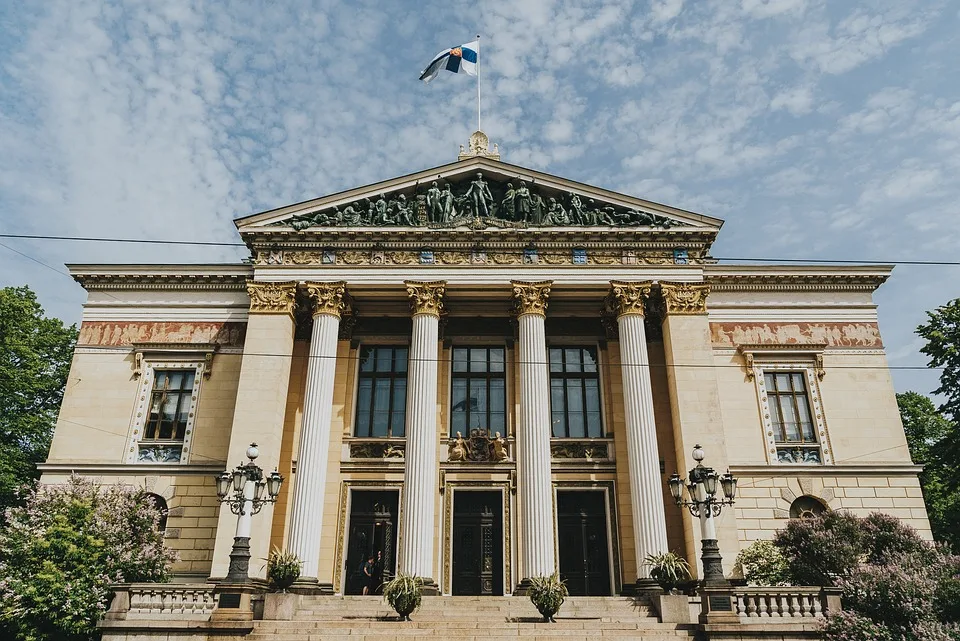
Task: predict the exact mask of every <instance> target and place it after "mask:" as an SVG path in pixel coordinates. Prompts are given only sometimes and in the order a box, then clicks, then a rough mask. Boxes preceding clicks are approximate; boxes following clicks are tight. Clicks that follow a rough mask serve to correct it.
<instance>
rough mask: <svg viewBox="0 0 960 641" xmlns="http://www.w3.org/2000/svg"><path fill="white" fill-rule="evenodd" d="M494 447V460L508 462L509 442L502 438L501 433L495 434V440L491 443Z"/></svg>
mask: <svg viewBox="0 0 960 641" xmlns="http://www.w3.org/2000/svg"><path fill="white" fill-rule="evenodd" d="M490 444H491V445H492V446H493V460H494V461H505V460H507V440H506V439H505V438H503V437H502V436H500V432H494V437H493V440H492V441H491V442H490Z"/></svg>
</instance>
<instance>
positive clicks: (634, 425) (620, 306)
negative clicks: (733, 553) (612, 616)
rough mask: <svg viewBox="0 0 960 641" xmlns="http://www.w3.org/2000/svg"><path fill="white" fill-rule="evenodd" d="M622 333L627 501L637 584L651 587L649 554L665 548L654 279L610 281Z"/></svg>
mask: <svg viewBox="0 0 960 641" xmlns="http://www.w3.org/2000/svg"><path fill="white" fill-rule="evenodd" d="M611 285H612V286H613V299H614V302H615V303H616V307H617V325H618V328H619V333H620V368H621V377H622V379H623V406H624V407H623V410H624V416H625V422H626V441H627V465H628V468H627V469H628V472H629V476H630V505H631V509H632V510H633V543H634V549H635V550H636V553H637V585H638V587H641V588H643V587H653V586H654V585H655V583H654V582H653V581H651V580H650V568H649V567H647V566H646V565H644V562H643V560H644V559H645V558H646V556H647V555H648V554H660V553H662V552H667V551H669V549H668V547H667V522H666V515H665V512H664V507H663V479H661V478H660V453H659V451H658V450H657V423H656V420H655V418H654V415H653V392H652V390H651V387H650V359H649V357H648V355H647V332H646V328H645V327H644V324H643V323H644V315H643V311H644V310H643V305H644V301H645V300H646V299H647V298H649V297H650V290H651V288H652V285H653V284H652V283H649V282H642V283H622V282H618V281H613V282H612V283H611Z"/></svg>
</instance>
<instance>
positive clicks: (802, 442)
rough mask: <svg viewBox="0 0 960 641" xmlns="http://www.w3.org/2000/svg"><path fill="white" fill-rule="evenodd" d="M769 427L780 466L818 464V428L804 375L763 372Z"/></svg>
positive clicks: (801, 373)
mask: <svg viewBox="0 0 960 641" xmlns="http://www.w3.org/2000/svg"><path fill="white" fill-rule="evenodd" d="M763 376H764V383H765V386H766V389H767V401H768V403H769V405H770V424H771V425H772V427H773V434H774V441H775V442H776V445H777V459H778V460H779V461H780V462H783V463H820V462H821V457H820V445H819V443H818V441H817V426H816V423H815V422H814V420H813V414H811V412H810V399H809V397H808V395H807V386H806V380H805V377H804V375H803V372H765V373H764V375H763Z"/></svg>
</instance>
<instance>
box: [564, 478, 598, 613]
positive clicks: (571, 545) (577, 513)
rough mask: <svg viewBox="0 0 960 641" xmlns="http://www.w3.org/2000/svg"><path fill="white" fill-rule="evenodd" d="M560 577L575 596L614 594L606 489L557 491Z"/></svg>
mask: <svg viewBox="0 0 960 641" xmlns="http://www.w3.org/2000/svg"><path fill="white" fill-rule="evenodd" d="M557 538H558V543H559V550H560V577H561V578H562V579H564V580H565V581H566V582H567V590H568V591H569V592H570V594H571V595H572V596H610V555H609V552H608V549H607V510H606V505H605V502H604V493H603V492H597V491H559V492H557Z"/></svg>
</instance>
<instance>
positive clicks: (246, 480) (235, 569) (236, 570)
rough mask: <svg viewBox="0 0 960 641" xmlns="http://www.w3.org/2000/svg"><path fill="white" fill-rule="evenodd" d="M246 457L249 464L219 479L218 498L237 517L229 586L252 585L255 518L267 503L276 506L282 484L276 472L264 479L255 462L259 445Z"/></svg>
mask: <svg viewBox="0 0 960 641" xmlns="http://www.w3.org/2000/svg"><path fill="white" fill-rule="evenodd" d="M246 454H247V458H248V459H250V460H249V461H247V462H246V463H242V464H240V465H238V466H237V467H235V468H234V469H233V472H224V473H223V474H221V475H219V476H218V477H217V498H218V499H219V500H220V502H221V503H226V504H228V505H229V506H230V511H231V512H233V513H234V514H236V515H237V532H236V535H235V536H234V537H233V549H232V550H231V551H230V568H229V569H228V570H227V577H226V581H227V582H228V583H247V582H248V581H249V570H250V524H251V521H252V517H253V515H254V514H256V513H258V512H259V511H260V510H261V509H262V508H263V506H264V505H266V504H267V503H276V501H277V495H279V494H280V486H281V485H282V484H283V477H282V476H280V472H278V471H276V470H274V471H273V472H271V473H270V474H269V475H268V476H266V477H264V475H263V470H262V469H261V468H260V466H259V465H257V464H256V463H255V462H254V461H256V460H257V457H258V456H260V450H259V449H258V448H257V444H256V443H251V444H250V447H248V448H247V452H246ZM231 489H232V490H233V493H232V494H231V492H230V491H231ZM264 491H266V496H264Z"/></svg>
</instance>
